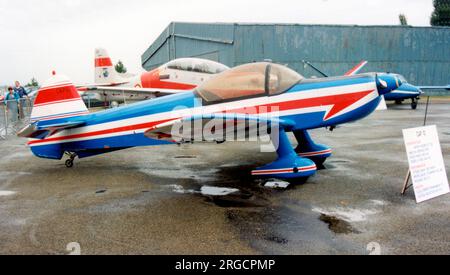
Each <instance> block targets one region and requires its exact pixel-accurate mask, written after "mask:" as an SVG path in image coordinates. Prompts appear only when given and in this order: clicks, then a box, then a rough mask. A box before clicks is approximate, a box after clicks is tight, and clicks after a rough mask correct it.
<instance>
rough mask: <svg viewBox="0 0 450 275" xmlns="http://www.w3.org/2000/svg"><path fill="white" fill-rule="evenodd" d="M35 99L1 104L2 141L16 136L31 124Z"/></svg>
mask: <svg viewBox="0 0 450 275" xmlns="http://www.w3.org/2000/svg"><path fill="white" fill-rule="evenodd" d="M33 101H34V98H21V99H20V100H19V101H16V100H6V101H1V102H0V139H6V138H8V136H13V135H16V134H17V132H18V131H20V130H21V129H22V128H23V127H24V126H25V125H27V124H28V123H30V116H31V109H32V106H33Z"/></svg>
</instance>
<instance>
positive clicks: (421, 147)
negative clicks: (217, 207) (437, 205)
mask: <svg viewBox="0 0 450 275" xmlns="http://www.w3.org/2000/svg"><path fill="white" fill-rule="evenodd" d="M403 138H404V140H405V145H406V152H407V154H408V161H409V169H410V171H411V178H412V182H413V186H414V193H415V194H416V201H417V203H421V202H424V201H426V200H430V199H432V198H435V197H438V196H441V195H444V194H447V193H449V192H450V188H449V185H448V179H447V174H446V172H445V165H444V158H443V156H442V150H441V145H440V143H439V136H438V133H437V128H436V125H433V126H426V127H419V128H412V129H405V130H403Z"/></svg>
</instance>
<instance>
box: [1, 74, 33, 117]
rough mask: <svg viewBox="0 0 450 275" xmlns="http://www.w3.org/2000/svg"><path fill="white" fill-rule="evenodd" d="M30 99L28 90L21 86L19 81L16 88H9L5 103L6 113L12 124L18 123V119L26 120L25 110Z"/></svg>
mask: <svg viewBox="0 0 450 275" xmlns="http://www.w3.org/2000/svg"><path fill="white" fill-rule="evenodd" d="M26 99H28V93H27V90H26V89H25V88H24V87H23V86H22V85H20V82H19V81H16V82H15V87H14V88H13V87H8V91H7V93H6V94H5V97H4V99H3V103H4V104H5V106H6V112H7V113H9V119H10V121H11V122H16V121H17V120H18V119H23V118H24V112H23V108H24V105H25V103H26Z"/></svg>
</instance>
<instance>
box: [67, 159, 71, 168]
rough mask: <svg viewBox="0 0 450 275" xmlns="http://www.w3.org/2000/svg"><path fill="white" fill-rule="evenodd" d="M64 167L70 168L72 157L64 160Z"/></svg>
mask: <svg viewBox="0 0 450 275" xmlns="http://www.w3.org/2000/svg"><path fill="white" fill-rule="evenodd" d="M66 167H67V168H72V167H73V160H72V159H68V160H66Z"/></svg>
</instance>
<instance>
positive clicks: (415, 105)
mask: <svg viewBox="0 0 450 275" xmlns="http://www.w3.org/2000/svg"><path fill="white" fill-rule="evenodd" d="M411 109H413V110H416V109H417V101H413V102H412V103H411Z"/></svg>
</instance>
